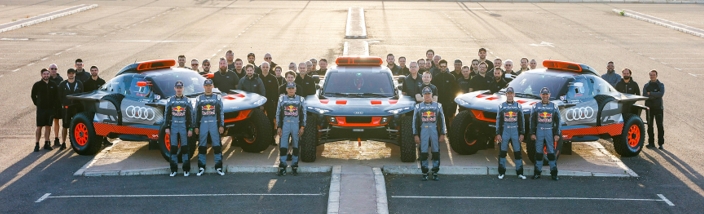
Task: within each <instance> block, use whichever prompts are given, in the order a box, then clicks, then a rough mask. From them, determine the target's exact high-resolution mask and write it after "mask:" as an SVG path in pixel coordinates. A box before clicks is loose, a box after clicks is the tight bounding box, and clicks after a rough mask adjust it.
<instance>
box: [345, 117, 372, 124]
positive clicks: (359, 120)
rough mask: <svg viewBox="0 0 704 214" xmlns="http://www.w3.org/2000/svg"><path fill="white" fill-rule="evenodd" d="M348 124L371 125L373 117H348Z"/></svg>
mask: <svg viewBox="0 0 704 214" xmlns="http://www.w3.org/2000/svg"><path fill="white" fill-rule="evenodd" d="M346 121H347V123H371V122H372V117H347V118H346Z"/></svg>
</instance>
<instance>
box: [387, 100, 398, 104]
mask: <svg viewBox="0 0 704 214" xmlns="http://www.w3.org/2000/svg"><path fill="white" fill-rule="evenodd" d="M396 103H398V100H389V104H391V105H394V104H396Z"/></svg>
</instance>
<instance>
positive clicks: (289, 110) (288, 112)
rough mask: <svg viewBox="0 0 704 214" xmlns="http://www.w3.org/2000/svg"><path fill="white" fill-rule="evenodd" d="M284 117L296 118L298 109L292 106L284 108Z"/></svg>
mask: <svg viewBox="0 0 704 214" xmlns="http://www.w3.org/2000/svg"><path fill="white" fill-rule="evenodd" d="M284 116H292V117H295V116H298V108H297V107H296V106H294V105H288V106H286V107H284Z"/></svg>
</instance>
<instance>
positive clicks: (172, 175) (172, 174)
mask: <svg viewBox="0 0 704 214" xmlns="http://www.w3.org/2000/svg"><path fill="white" fill-rule="evenodd" d="M176 173H178V172H174V171H171V174H169V176H171V177H174V176H176Z"/></svg>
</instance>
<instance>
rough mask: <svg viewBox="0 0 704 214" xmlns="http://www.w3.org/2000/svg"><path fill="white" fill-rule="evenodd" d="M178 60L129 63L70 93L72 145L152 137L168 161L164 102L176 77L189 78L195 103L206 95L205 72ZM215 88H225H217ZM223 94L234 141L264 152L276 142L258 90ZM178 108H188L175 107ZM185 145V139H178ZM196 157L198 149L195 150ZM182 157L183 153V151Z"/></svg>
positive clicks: (90, 146)
mask: <svg viewBox="0 0 704 214" xmlns="http://www.w3.org/2000/svg"><path fill="white" fill-rule="evenodd" d="M175 64H176V61H174V60H152V61H145V62H138V63H134V64H130V65H128V66H125V67H124V68H122V70H120V71H119V72H118V73H117V74H116V75H115V77H114V78H112V79H111V80H110V81H108V82H107V83H106V84H105V85H103V86H102V87H101V88H100V89H98V90H96V91H93V92H85V93H81V94H75V95H71V96H68V98H69V99H71V100H74V103H75V105H74V106H73V108H74V109H76V113H77V114H76V116H74V118H73V120H72V121H71V126H70V132H69V133H70V134H69V136H70V139H71V147H72V148H73V150H74V151H75V152H76V153H78V154H80V155H94V154H96V153H98V152H99V151H100V149H101V148H102V147H101V139H103V138H104V137H110V138H119V139H121V140H123V141H148V142H149V149H160V150H161V154H162V156H163V157H164V159H166V160H167V161H168V160H169V155H170V153H169V150H171V149H172V148H171V144H170V143H169V135H168V134H165V132H164V129H165V128H164V127H163V126H162V125H163V123H164V119H165V118H164V107H165V105H166V102H167V99H168V98H169V97H171V96H173V95H175V93H176V92H175V91H174V84H175V82H176V81H177V80H180V81H183V83H184V92H183V93H184V95H185V96H186V97H188V98H189V100H190V101H191V102H192V104H193V105H194V106H195V99H196V97H197V96H198V95H201V94H203V92H204V89H203V81H205V77H203V76H201V75H199V74H198V73H197V72H194V71H192V70H188V69H182V68H173V67H172V66H174V65H175ZM213 91H214V93H220V92H219V91H217V89H213ZM228 93H229V94H222V96H223V97H222V98H223V110H224V114H225V127H226V130H227V131H226V133H225V134H224V135H223V136H227V135H229V136H232V137H233V142H240V143H239V146H241V147H242V149H243V150H244V151H248V152H261V151H263V150H264V149H266V148H267V147H269V144H270V143H271V141H270V139H271V135H272V132H271V128H270V127H271V124H270V122H268V119H267V117H266V116H265V115H264V112H263V111H261V110H260V109H259V108H258V107H259V106H262V105H264V103H265V102H266V98H265V97H263V96H260V95H258V94H254V93H247V92H243V91H237V90H233V91H231V92H228ZM175 111H183V109H176V110H175ZM197 139H198V137H197V136H195V135H194V136H193V137H191V138H189V139H188V144H189V147H190V148H197V147H196V141H197ZM179 145H180V144H179ZM190 152H191V154H190V155H191V156H192V155H193V153H194V152H195V149H191V151H190ZM179 158H180V155H179Z"/></svg>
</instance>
